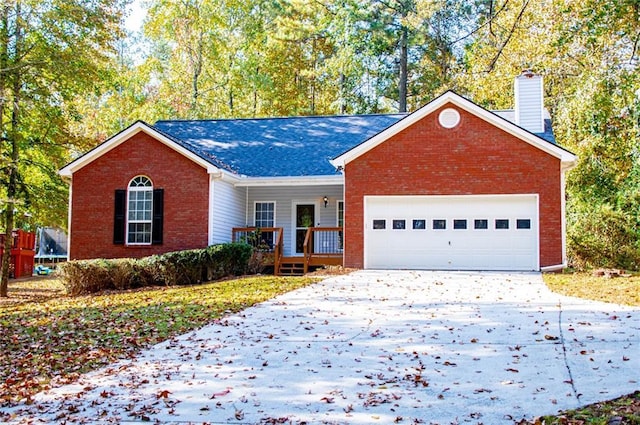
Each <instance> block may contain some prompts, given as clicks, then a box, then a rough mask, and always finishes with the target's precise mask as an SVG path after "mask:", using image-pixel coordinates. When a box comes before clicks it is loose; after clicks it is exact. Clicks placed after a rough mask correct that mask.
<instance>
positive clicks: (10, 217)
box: [0, 2, 22, 297]
mask: <svg viewBox="0 0 640 425" xmlns="http://www.w3.org/2000/svg"><path fill="white" fill-rule="evenodd" d="M4 12H8V10H6V9H5V11H4ZM7 20H8V16H7V14H6V13H5V15H4V16H3V25H4V28H3V29H4V31H6V32H5V33H3V34H2V35H3V39H2V43H3V45H2V46H1V48H2V53H3V57H2V65H3V69H4V67H6V65H8V57H7V56H8V50H9V48H10V43H9V38H8V26H7V25H8V21H7ZM15 25H16V28H15V32H14V38H15V42H14V43H13V50H14V51H13V52H12V54H13V57H15V58H19V57H20V54H21V53H22V52H21V47H22V27H21V26H20V2H16V24H15ZM5 43H6V44H5ZM11 77H12V80H13V81H12V82H13V84H12V85H11V89H10V90H11V91H12V93H11V94H12V97H13V105H12V110H11V128H9V129H7V128H6V127H5V126H4V122H3V123H2V125H1V127H2V128H1V129H2V130H3V135H5V137H6V139H5V140H4V142H5V143H10V145H11V158H10V164H9V167H8V174H9V175H8V181H7V201H6V203H5V209H4V225H5V229H4V230H5V240H4V252H3V255H2V273H1V276H0V297H7V296H8V287H9V265H10V262H11V247H12V245H13V238H12V237H11V236H12V235H11V231H12V230H13V226H14V209H15V207H16V197H17V195H18V159H19V153H20V150H19V145H18V141H17V137H18V131H16V130H17V128H18V124H19V113H20V107H19V106H20V105H19V99H20V96H19V95H20V84H21V80H20V71H18V70H14V71H13V75H11ZM7 82H8V81H7V79H6V73H5V76H3V77H2V82H1V83H0V88H1V89H2V93H4V92H5V91H6V90H7V89H8V87H7V85H8V84H6V83H7ZM5 102H6V99H3V103H2V107H3V109H2V110H0V114H2V113H3V112H4V106H5ZM7 136H8V137H7ZM15 272H16V271H15V270H14V273H15Z"/></svg>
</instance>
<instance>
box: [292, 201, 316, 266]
mask: <svg viewBox="0 0 640 425" xmlns="http://www.w3.org/2000/svg"><path fill="white" fill-rule="evenodd" d="M295 216H296V221H295V227H296V254H302V253H304V238H305V237H306V235H307V229H308V228H309V227H313V225H314V223H315V221H316V206H315V204H296V206H295Z"/></svg>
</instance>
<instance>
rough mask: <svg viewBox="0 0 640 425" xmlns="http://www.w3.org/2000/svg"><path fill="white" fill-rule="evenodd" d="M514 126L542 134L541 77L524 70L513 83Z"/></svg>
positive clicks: (542, 104)
mask: <svg viewBox="0 0 640 425" xmlns="http://www.w3.org/2000/svg"><path fill="white" fill-rule="evenodd" d="M514 89H515V90H514V92H515V115H516V117H515V118H516V120H515V121H516V124H517V125H519V126H520V127H522V128H524V129H525V130H529V131H530V132H532V133H544V103H543V85H542V75H538V74H535V73H534V72H533V71H531V70H530V69H525V70H524V71H522V74H520V75H519V76H517V77H516V81H515V83H514Z"/></svg>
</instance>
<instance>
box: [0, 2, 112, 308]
mask: <svg viewBox="0 0 640 425" xmlns="http://www.w3.org/2000/svg"><path fill="white" fill-rule="evenodd" d="M123 6H124V1H122V0H96V1H92V2H86V1H82V0H52V1H48V2H42V1H39V0H5V1H4V2H3V3H2V6H1V8H0V141H1V144H0V158H1V159H2V161H1V162H0V168H1V171H2V175H1V177H0V202H1V204H2V205H1V206H0V207H1V209H2V214H1V216H2V224H3V227H4V234H5V244H4V255H3V258H2V267H1V269H0V275H1V276H0V296H2V297H6V296H7V283H8V277H9V265H10V264H9V263H10V252H11V240H12V238H11V232H12V230H13V228H14V225H15V222H16V217H19V216H21V214H20V213H21V212H22V213H23V214H22V215H24V213H25V212H30V211H34V210H33V209H31V208H32V206H33V205H37V206H39V207H42V208H44V207H45V206H44V205H43V204H42V202H41V200H39V196H38V192H39V191H40V190H48V189H51V188H52V187H55V188H56V193H58V194H63V193H64V191H63V190H60V188H61V186H62V185H61V184H60V181H59V179H58V178H57V176H56V173H55V172H56V170H57V169H58V167H59V166H61V165H62V164H63V163H64V161H66V159H67V158H68V150H69V149H70V148H72V147H73V146H74V145H76V144H81V142H82V140H81V139H79V138H78V137H75V136H74V135H73V134H70V133H69V131H68V125H67V122H68V120H70V119H71V120H72V119H74V110H73V107H72V104H71V101H72V100H73V97H74V96H75V95H76V94H77V93H79V92H81V91H88V90H95V88H96V81H99V80H101V79H103V77H104V76H105V75H106V70H107V69H108V67H107V65H108V63H109V60H110V54H111V50H110V47H111V45H112V43H113V41H114V40H115V38H116V37H118V36H119V35H120V34H121V33H120V30H119V24H120V19H121V10H123ZM60 198H62V197H55V198H54V199H51V198H49V200H54V201H57V202H56V204H58V205H59V201H60ZM38 211H39V212H40V213H43V211H41V210H40V209H38Z"/></svg>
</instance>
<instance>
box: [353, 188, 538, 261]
mask: <svg viewBox="0 0 640 425" xmlns="http://www.w3.org/2000/svg"><path fill="white" fill-rule="evenodd" d="M537 205H538V200H537V196H535V195H508V196H451V197H448V196H438V197H431V196H409V197H407V196H383V197H378V196H369V197H365V266H366V267H367V268H416V269H453V270H483V269H486V270H537V269H538V267H539V266H538V233H539V232H538V228H537V223H538V216H537V214H538V213H537V211H538V207H537ZM373 220H378V224H380V223H381V221H380V220H384V221H385V226H384V229H380V228H379V229H374V226H373ZM414 221H417V228H414V227H415V226H414ZM443 225H444V226H443ZM394 227H395V228H394ZM441 227H444V228H441ZM455 227H458V228H455Z"/></svg>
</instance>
